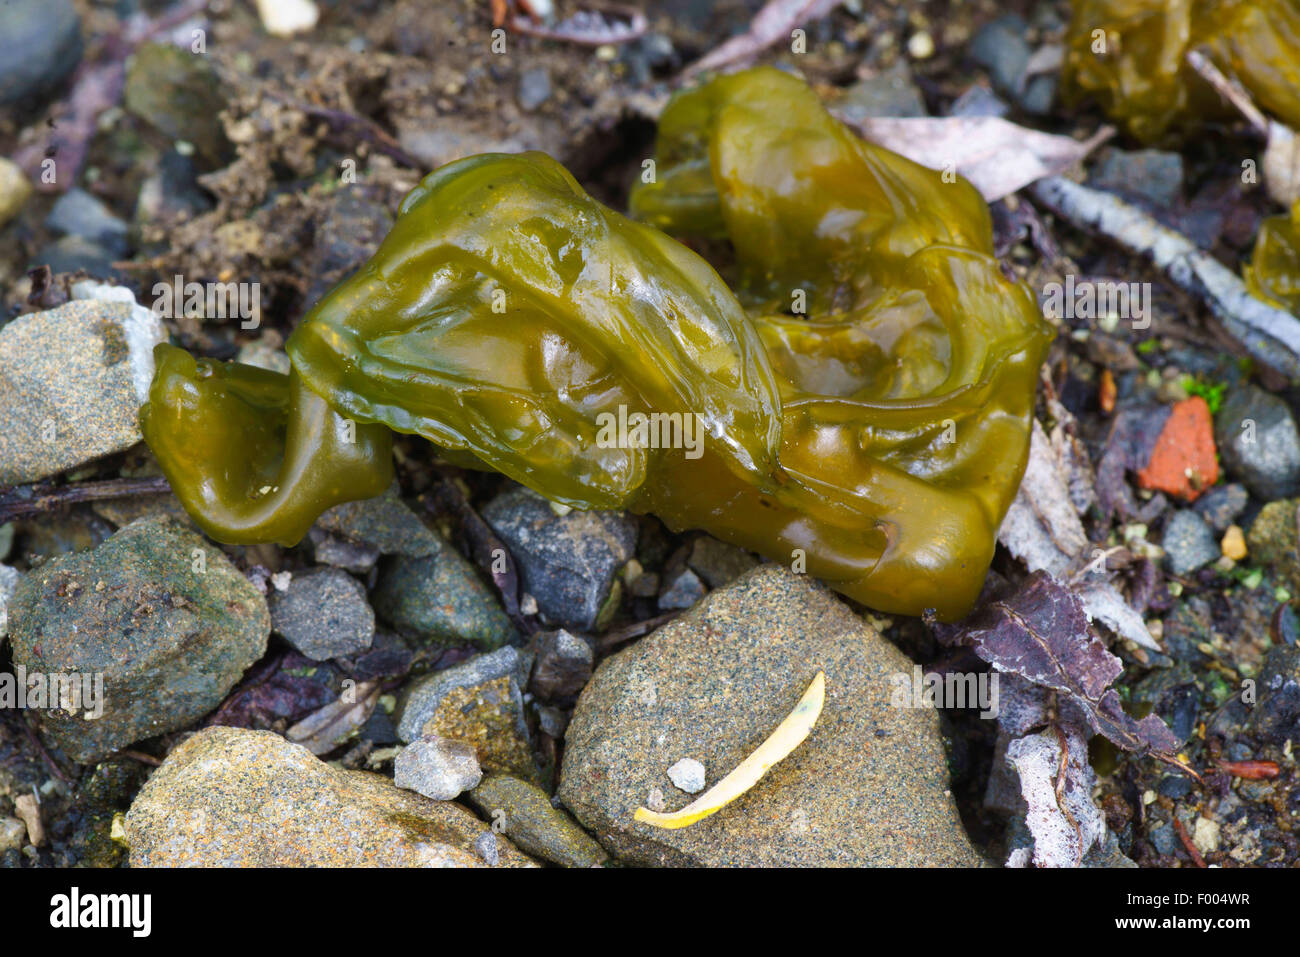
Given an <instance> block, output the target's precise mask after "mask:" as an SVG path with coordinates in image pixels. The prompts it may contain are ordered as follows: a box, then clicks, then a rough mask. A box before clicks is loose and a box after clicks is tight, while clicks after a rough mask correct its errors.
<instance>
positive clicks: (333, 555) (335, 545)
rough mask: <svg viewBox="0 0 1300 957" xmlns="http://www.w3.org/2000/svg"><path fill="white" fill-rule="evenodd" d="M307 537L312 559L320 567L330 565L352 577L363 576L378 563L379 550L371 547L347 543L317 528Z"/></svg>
mask: <svg viewBox="0 0 1300 957" xmlns="http://www.w3.org/2000/svg"><path fill="white" fill-rule="evenodd" d="M308 537H309V540H310V541H311V546H312V557H313V558H314V559H315V560H316V562H317V563H318V564H320V565H330V566H332V567H334V568H341V569H343V570H344V571H348V572H352V573H353V574H354V575H364V574H366V573H367V572H369V571H370V569H372V568H374V567H375V565H376V564H378V562H379V549H377V548H375V547H374V546H373V545H362V544H357V543H356V542H349V541H348V540H347V539H343V538H335V537H334V536H333V535H327V534H326V533H324V532H322V531H321V530H320V529H319V528H313V529H312V530H311V532H310V533H309V536H308Z"/></svg>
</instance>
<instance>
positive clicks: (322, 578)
mask: <svg viewBox="0 0 1300 957" xmlns="http://www.w3.org/2000/svg"><path fill="white" fill-rule="evenodd" d="M269 604H270V609H271V630H272V631H274V632H275V633H276V634H278V635H280V636H281V637H283V638H284V639H285V641H287V642H289V644H291V645H293V646H294V648H296V649H297V650H298V651H300V652H301V653H302V654H304V655H306V656H307V657H308V658H311V659H312V660H313V661H325V660H326V659H328V658H338V657H343V656H346V655H355V654H357V653H358V652H362V651H365V650H366V649H367V648H369V647H370V643H371V642H372V641H374V638H375V613H374V612H373V611H372V610H371V609H370V605H369V604H367V603H366V590H365V589H364V588H363V587H362V586H361V583H360V582H358V581H357V580H356V579H355V578H353V577H352V576H351V575H349V574H348V573H347V572H345V571H340V570H339V569H337V568H317V569H310V570H308V571H304V572H295V573H294V576H293V579H292V580H291V581H290V582H289V588H288V589H287V590H286V591H284V592H278V591H277V592H272V593H271V596H270V599H269Z"/></svg>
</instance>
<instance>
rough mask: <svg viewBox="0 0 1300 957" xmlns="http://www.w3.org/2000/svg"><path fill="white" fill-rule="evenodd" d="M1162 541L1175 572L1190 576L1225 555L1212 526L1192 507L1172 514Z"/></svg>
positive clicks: (1172, 569)
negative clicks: (1191, 509)
mask: <svg viewBox="0 0 1300 957" xmlns="http://www.w3.org/2000/svg"><path fill="white" fill-rule="evenodd" d="M1161 544H1162V545H1163V547H1164V550H1165V558H1166V560H1167V561H1168V562H1169V570H1170V571H1171V572H1173V573H1174V574H1175V575H1189V574H1191V573H1192V572H1194V571H1196V570H1197V569H1198V568H1201V567H1202V566H1204V565H1208V564H1209V563H1210V562H1212V561H1215V560H1217V559H1218V557H1219V556H1220V555H1221V554H1222V552H1221V551H1220V549H1219V543H1218V542H1217V541H1216V540H1215V538H1214V532H1213V531H1212V530H1211V529H1210V526H1208V525H1206V524H1205V520H1204V519H1202V518H1201V516H1199V515H1197V514H1196V513H1195V512H1193V511H1190V510H1188V509H1179V510H1178V511H1175V512H1174V513H1173V514H1172V515H1171V516H1170V517H1169V520H1168V521H1167V522H1166V523H1165V534H1164V539H1163V540H1162V542H1161Z"/></svg>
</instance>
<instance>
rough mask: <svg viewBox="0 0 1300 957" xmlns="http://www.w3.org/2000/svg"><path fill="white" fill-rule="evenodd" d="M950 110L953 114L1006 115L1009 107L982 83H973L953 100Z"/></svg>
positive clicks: (1009, 109)
mask: <svg viewBox="0 0 1300 957" xmlns="http://www.w3.org/2000/svg"><path fill="white" fill-rule="evenodd" d="M950 112H951V114H952V115H953V116H1006V115H1007V114H1008V113H1010V112H1011V107H1010V106H1009V105H1008V104H1007V101H1006V100H1004V99H1002V98H1001V97H1000V96H998V95H997V94H996V93H994V92H993V91H992V90H990V89H989V88H988V87H987V86H985V85H984V84H983V83H975V84H972V85H971V87H970V89H968V90H967V91H966V92H965V93H963V94H962V95H961V96H959V97H957V99H956V100H955V101H953V104H952V109H951V111H950Z"/></svg>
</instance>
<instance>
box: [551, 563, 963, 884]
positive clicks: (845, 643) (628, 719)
mask: <svg viewBox="0 0 1300 957" xmlns="http://www.w3.org/2000/svg"><path fill="white" fill-rule="evenodd" d="M911 669H912V662H911V661H910V660H909V659H908V658H907V657H905V656H904V655H903V654H902V653H901V652H899V651H898V650H897V649H896V648H895V647H894V646H893V645H891V644H890V643H889V642H887V641H886V640H885V639H883V638H882V637H880V635H879V634H877V633H876V631H875V630H874V629H872V628H871V627H870V626H868V625H867V624H866V623H865V622H864V621H862V619H860V618H859V617H858V616H856V615H854V614H853V613H852V612H851V611H850V610H849V608H848V607H847V606H846V605H845V604H844V603H843V602H841V601H840V600H839V599H837V598H836V597H835V596H834V595H832V594H831V592H830V591H828V590H827V589H826V588H825V587H824V586H822V585H820V584H818V583H816V582H815V581H812V580H810V579H808V578H807V577H804V576H800V575H795V574H794V573H792V572H790V571H788V570H786V569H785V568H783V567H781V566H777V565H764V566H761V567H759V568H757V569H755V570H754V571H752V572H750V573H748V574H747V575H745V576H744V577H742V578H741V579H739V580H738V581H736V582H734V583H733V584H731V585H729V586H727V587H725V588H723V589H720V590H718V591H715V592H713V593H712V594H710V595H709V596H708V597H707V598H706V599H705V600H704V601H702V602H701V603H700V604H699V605H698V606H697V607H696V608H695V609H693V610H692V611H690V612H688V613H687V614H685V615H683V616H682V617H681V618H678V619H676V620H675V621H673V622H671V623H669V624H668V625H665V626H664V627H663V628H660V629H659V630H658V631H656V632H655V633H653V634H652V635H650V636H648V637H646V638H644V639H642V640H641V641H639V642H637V643H636V644H635V645H634V646H632V647H631V648H629V649H627V650H626V651H623V652H620V653H619V654H617V655H614V656H613V657H611V658H609V659H607V660H606V661H604V662H603V663H602V664H601V666H600V667H599V668H598V669H597V670H596V673H595V675H594V676H593V677H592V680H591V682H590V683H589V684H588V685H587V687H586V689H585V690H584V691H583V693H582V696H581V697H580V698H579V700H578V705H577V709H576V711H575V712H574V716H573V722H572V724H570V726H569V729H568V732H567V733H566V736H565V741H566V750H565V755H564V764H563V768H562V773H561V782H560V789H559V796H560V799H561V800H562V801H563V803H564V804H565V805H566V806H567V807H568V808H569V809H570V810H571V811H572V812H573V813H574V815H575V816H576V817H577V818H578V820H579V822H581V823H582V824H583V826H584V827H586V828H587V830H588V831H590V832H592V833H593V834H594V835H595V837H596V838H597V840H599V841H600V843H601V844H602V845H604V846H605V847H606V848H607V849H608V850H610V851H611V852H612V853H613V854H615V855H616V856H617V857H619V858H621V859H623V860H625V861H628V862H632V863H637V864H649V865H702V866H768V867H786V866H836V865H838V866H866V865H872V866H932V867H954V866H977V865H979V864H980V863H981V859H980V856H979V855H978V854H977V853H976V851H975V849H974V848H973V847H972V845H971V843H970V841H969V839H968V838H967V836H966V833H965V831H964V830H963V828H962V825H961V821H960V820H959V818H958V815H957V809H956V806H955V804H954V802H953V799H952V796H951V794H950V793H949V791H948V769H947V764H946V760H945V755H944V748H943V742H942V739H941V737H940V733H939V720H938V716H937V715H936V714H935V712H934V711H932V710H925V709H907V708H896V707H893V706H892V705H891V704H890V692H891V690H892V688H893V685H892V683H891V681H890V676H891V675H892V674H897V673H905V674H910V673H911ZM819 670H821V671H824V672H825V674H826V704H825V708H824V710H823V712H822V714H821V717H820V718H819V719H818V721H817V724H816V726H815V727H814V728H813V730H812V733H811V734H810V735H809V737H808V738H807V740H805V741H804V742H803V743H802V744H801V745H800V746H799V747H798V748H796V749H795V751H794V752H793V753H792V754H791V755H790V756H789V757H787V758H786V759H785V760H784V761H781V762H780V763H779V764H777V765H776V766H775V767H774V768H773V769H772V770H771V771H769V772H768V774H767V775H766V776H765V777H764V778H763V779H762V780H760V781H759V782H758V784H757V785H755V787H754V788H753V789H752V790H750V791H749V792H748V793H746V794H744V795H743V796H741V797H740V798H738V799H737V800H736V801H735V802H733V803H732V804H729V805H728V806H726V807H724V808H723V809H722V810H720V811H719V812H717V813H716V814H714V815H712V816H711V817H708V818H705V819H704V820H702V821H700V822H698V823H696V824H693V825H691V826H690V827H686V828H681V829H679V830H663V829H659V828H654V827H651V826H650V825H647V824H643V823H637V822H634V821H633V820H632V815H633V813H634V811H635V810H636V808H637V807H638V805H645V804H646V803H647V801H649V800H650V796H651V794H652V792H655V791H657V792H659V793H660V794H662V795H663V796H664V797H663V801H664V803H665V805H666V806H665V808H664V809H665V810H668V811H675V810H678V809H679V808H681V807H683V806H685V805H686V804H687V803H689V802H690V801H691V800H692V797H691V796H690V795H687V794H683V793H682V792H681V791H679V790H677V789H676V788H674V787H673V786H672V782H671V781H670V779H669V777H668V774H667V769H668V768H669V767H671V766H672V765H673V764H674V763H675V762H676V761H677V760H678V759H679V758H680V757H681V756H682V755H691V756H692V757H694V758H696V759H697V760H699V761H700V762H701V763H703V764H704V766H705V768H706V769H707V772H708V780H709V782H710V783H712V782H715V781H717V780H718V779H719V778H721V777H722V776H723V775H725V774H726V773H728V772H729V771H730V770H731V769H733V768H734V767H735V766H736V765H738V764H739V763H740V762H741V761H742V760H743V759H744V758H745V757H746V756H747V755H749V754H750V753H751V752H752V751H753V750H754V749H755V748H756V747H757V746H758V745H759V744H760V743H761V742H762V741H763V740H764V739H765V738H766V737H767V736H768V735H769V734H770V733H771V732H772V730H773V729H774V728H775V727H776V726H777V725H778V724H779V723H780V722H781V721H782V720H783V719H784V718H785V717H786V715H787V714H788V713H789V712H790V710H791V708H792V707H793V706H794V704H795V702H796V701H798V700H799V698H800V696H801V695H802V694H803V692H804V690H805V688H806V687H807V686H808V684H809V682H810V681H811V680H812V678H813V677H814V676H815V675H816V673H817V672H818V671H819Z"/></svg>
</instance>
